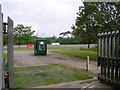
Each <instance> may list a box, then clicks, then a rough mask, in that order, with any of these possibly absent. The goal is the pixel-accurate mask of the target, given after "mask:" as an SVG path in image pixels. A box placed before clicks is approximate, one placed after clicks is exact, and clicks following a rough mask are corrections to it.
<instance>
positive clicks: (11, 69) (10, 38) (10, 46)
mask: <svg viewBox="0 0 120 90" xmlns="http://www.w3.org/2000/svg"><path fill="white" fill-rule="evenodd" d="M7 47H8V49H7V50H8V57H7V60H8V71H9V88H14V61H13V21H12V20H11V18H10V17H8V46H7Z"/></svg>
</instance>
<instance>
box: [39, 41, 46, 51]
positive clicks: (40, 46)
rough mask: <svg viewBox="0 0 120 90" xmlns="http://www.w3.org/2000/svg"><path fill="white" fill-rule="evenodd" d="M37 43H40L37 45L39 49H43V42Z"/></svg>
mask: <svg viewBox="0 0 120 90" xmlns="http://www.w3.org/2000/svg"><path fill="white" fill-rule="evenodd" d="M39 44H40V45H39V50H45V44H44V42H40V43H39Z"/></svg>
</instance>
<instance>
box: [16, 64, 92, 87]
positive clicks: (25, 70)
mask: <svg viewBox="0 0 120 90" xmlns="http://www.w3.org/2000/svg"><path fill="white" fill-rule="evenodd" d="M14 72H15V88H30V87H36V86H43V85H49V84H55V83H61V82H70V81H75V80H84V79H90V78H92V76H91V74H90V73H88V72H86V71H84V70H80V69H79V70H78V69H73V68H70V67H67V66H64V65H61V64H50V65H45V66H32V67H16V68H14Z"/></svg>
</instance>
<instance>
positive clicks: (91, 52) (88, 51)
mask: <svg viewBox="0 0 120 90" xmlns="http://www.w3.org/2000/svg"><path fill="white" fill-rule="evenodd" d="M96 51H97V49H96V47H94V48H81V49H65V50H58V51H51V52H52V53H59V54H66V55H71V56H78V57H81V58H86V57H87V56H89V57H90V59H92V60H97V52H96Z"/></svg>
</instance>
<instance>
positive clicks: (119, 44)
mask: <svg viewBox="0 0 120 90" xmlns="http://www.w3.org/2000/svg"><path fill="white" fill-rule="evenodd" d="M98 66H99V67H100V69H101V70H100V73H99V74H98V79H99V80H100V81H102V82H105V83H107V84H108V85H112V86H115V87H116V86H117V87H120V31H111V32H105V33H100V34H98Z"/></svg>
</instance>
